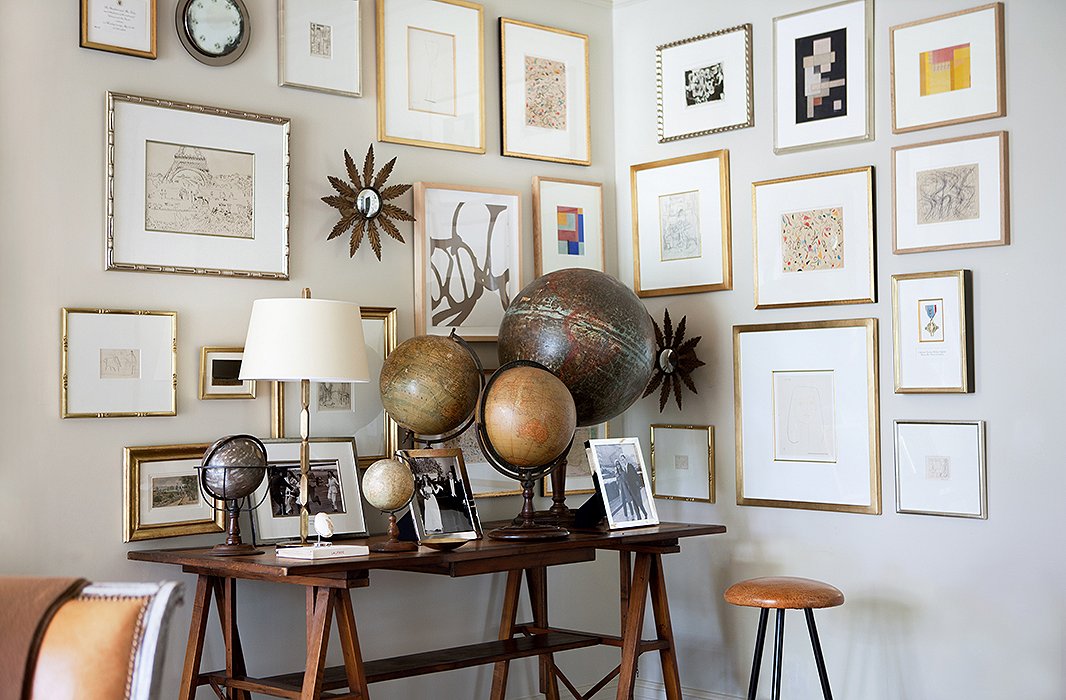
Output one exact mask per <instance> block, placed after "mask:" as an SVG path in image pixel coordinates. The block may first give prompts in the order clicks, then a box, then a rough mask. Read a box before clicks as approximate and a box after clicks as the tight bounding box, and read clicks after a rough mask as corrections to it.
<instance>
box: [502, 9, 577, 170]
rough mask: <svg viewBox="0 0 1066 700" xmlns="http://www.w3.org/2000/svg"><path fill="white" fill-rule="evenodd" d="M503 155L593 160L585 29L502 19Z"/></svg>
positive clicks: (544, 158) (574, 163) (559, 159)
mask: <svg viewBox="0 0 1066 700" xmlns="http://www.w3.org/2000/svg"><path fill="white" fill-rule="evenodd" d="M500 85H501V86H502V89H501V92H502V94H501V102H502V105H501V109H502V126H501V128H500V133H501V138H502V140H503V144H502V148H501V152H502V154H503V155H505V156H513V157H516V158H531V159H533V160H547V161H552V162H554V163H569V164H571V165H591V164H592V120H591V118H590V117H591V113H590V98H589V38H588V35H587V34H578V33H577V32H571V31H567V30H565V29H557V28H555V27H545V26H543V25H540V24H532V23H530V22H523V21H521V20H517V19H508V18H506V17H501V18H500Z"/></svg>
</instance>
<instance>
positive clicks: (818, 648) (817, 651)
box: [803, 608, 833, 700]
mask: <svg viewBox="0 0 1066 700" xmlns="http://www.w3.org/2000/svg"><path fill="white" fill-rule="evenodd" d="M803 614H804V615H806V617H807V631H808V632H810V633H811V646H812V647H814V662H815V663H816V664H818V680H820V681H821V682H822V697H824V698H825V700H833V692H832V691H831V690H829V675H828V674H827V673H826V672H825V659H823V658H822V645H821V644H820V643H819V642H818V628H817V627H815V626H814V611H813V610H811V609H810V608H804V610H803Z"/></svg>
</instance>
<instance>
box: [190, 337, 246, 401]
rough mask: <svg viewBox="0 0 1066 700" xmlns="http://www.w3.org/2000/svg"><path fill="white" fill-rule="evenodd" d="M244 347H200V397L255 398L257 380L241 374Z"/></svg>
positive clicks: (205, 398) (206, 398)
mask: <svg viewBox="0 0 1066 700" xmlns="http://www.w3.org/2000/svg"><path fill="white" fill-rule="evenodd" d="M242 359H244V348H219V347H209V346H205V347H203V348H201V349H200V399H201V400H208V399H254V398H255V388H256V384H255V380H254V379H244V380H242V379H241V377H240V375H241V360H242Z"/></svg>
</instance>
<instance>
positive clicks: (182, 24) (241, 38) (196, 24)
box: [174, 0, 252, 66]
mask: <svg viewBox="0 0 1066 700" xmlns="http://www.w3.org/2000/svg"><path fill="white" fill-rule="evenodd" d="M174 20H175V23H176V24H177V29H178V38H180V39H181V44H182V46H184V47H185V50H186V51H188V52H189V54H190V55H192V57H193V58H195V59H196V60H197V61H200V62H201V63H206V64H207V65H209V66H224V65H226V64H229V63H233V62H234V61H236V60H237V59H238V58H240V57H241V54H243V53H244V50H245V49H246V48H248V39H249V38H250V36H251V34H252V25H251V23H250V22H249V19H248V8H247V7H245V5H244V0H178V6H177V10H176V13H175V17H174Z"/></svg>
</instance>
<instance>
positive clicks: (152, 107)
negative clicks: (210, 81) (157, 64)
mask: <svg viewBox="0 0 1066 700" xmlns="http://www.w3.org/2000/svg"><path fill="white" fill-rule="evenodd" d="M106 175H107V227H106V238H107V240H106V244H107V245H106V250H107V259H106V267H107V269H108V270H128V271H130V270H131V271H136V272H176V273H185V274H199V275H216V276H217V275H222V276H227V277H256V278H263V279H288V277H289V120H288V119H283V118H281V117H271V116H266V115H261V114H251V113H248V112H243V111H233V110H228V109H220V108H216V107H204V106H201V105H193V104H187V103H184V102H173V101H170V100H158V99H154V98H149V97H136V96H134V95H122V94H118V93H113V92H109V93H107V172H106Z"/></svg>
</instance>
